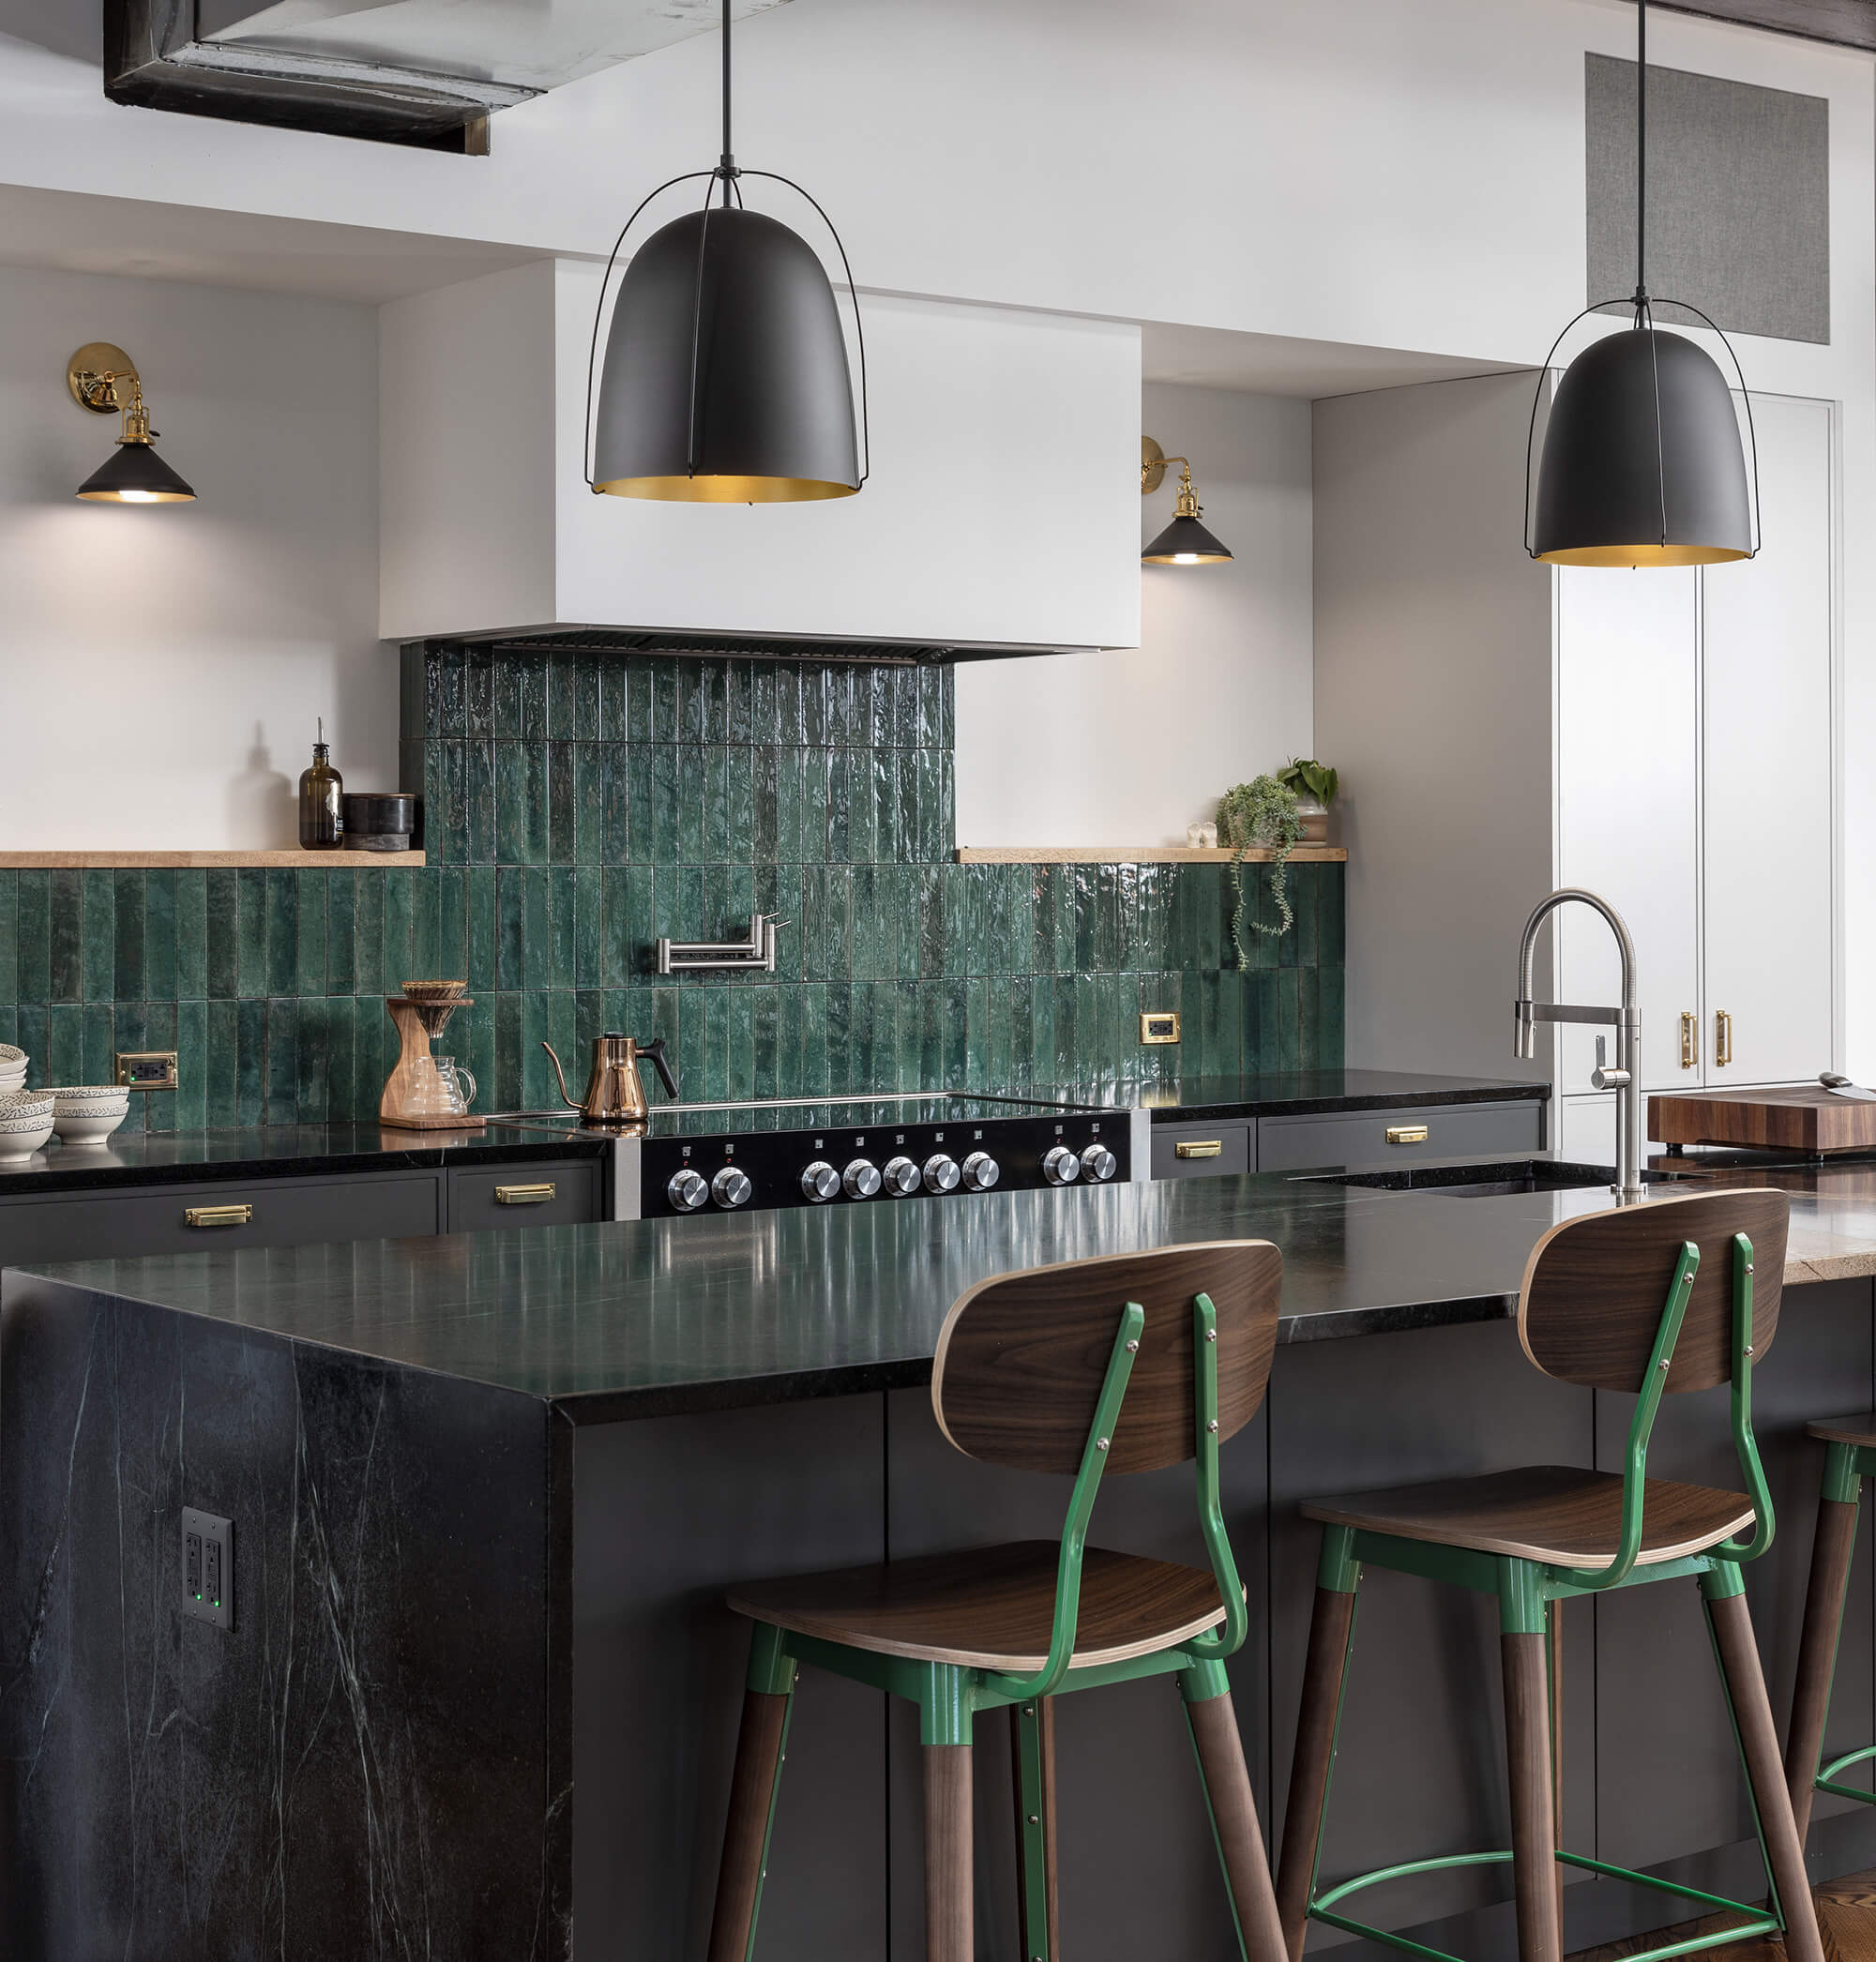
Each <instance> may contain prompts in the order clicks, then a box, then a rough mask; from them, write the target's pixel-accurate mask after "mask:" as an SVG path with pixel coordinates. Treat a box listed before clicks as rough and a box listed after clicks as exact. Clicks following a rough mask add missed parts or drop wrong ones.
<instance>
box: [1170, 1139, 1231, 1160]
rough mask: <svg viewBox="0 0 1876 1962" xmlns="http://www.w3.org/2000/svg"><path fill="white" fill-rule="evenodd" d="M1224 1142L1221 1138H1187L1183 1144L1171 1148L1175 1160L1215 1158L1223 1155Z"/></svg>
mask: <svg viewBox="0 0 1876 1962" xmlns="http://www.w3.org/2000/svg"><path fill="white" fill-rule="evenodd" d="M1224 1148H1225V1141H1224V1139H1222V1138H1188V1139H1187V1140H1186V1141H1185V1143H1183V1144H1175V1145H1174V1146H1173V1147H1172V1155H1173V1156H1174V1157H1175V1158H1217V1157H1220V1156H1222V1155H1223V1153H1224Z"/></svg>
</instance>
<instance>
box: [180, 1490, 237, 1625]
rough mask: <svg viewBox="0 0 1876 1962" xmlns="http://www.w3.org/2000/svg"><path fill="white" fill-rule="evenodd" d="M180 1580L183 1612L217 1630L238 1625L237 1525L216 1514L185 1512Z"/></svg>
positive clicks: (186, 1508) (188, 1507) (189, 1507)
mask: <svg viewBox="0 0 1876 1962" xmlns="http://www.w3.org/2000/svg"><path fill="white" fill-rule="evenodd" d="M180 1539H181V1547H180V1551H179V1553H178V1555H177V1578H178V1580H179V1581H180V1582H181V1586H182V1611H183V1613H184V1614H186V1615H189V1616H190V1617H191V1618H192V1619H193V1620H195V1621H198V1622H208V1623H209V1624H210V1625H211V1626H212V1627H216V1628H233V1627H234V1521H233V1520H231V1519H223V1518H220V1517H218V1516H217V1515H216V1514H214V1513H204V1512H198V1511H197V1510H196V1508H195V1507H194V1506H192V1505H186V1506H184V1507H183V1509H182V1532H181V1534H180Z"/></svg>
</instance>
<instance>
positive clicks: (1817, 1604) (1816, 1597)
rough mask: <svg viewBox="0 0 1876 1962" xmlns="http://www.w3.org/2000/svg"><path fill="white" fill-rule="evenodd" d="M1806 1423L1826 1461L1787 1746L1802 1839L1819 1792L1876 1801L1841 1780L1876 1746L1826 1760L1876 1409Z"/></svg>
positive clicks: (1873, 1470) (1875, 1795)
mask: <svg viewBox="0 0 1876 1962" xmlns="http://www.w3.org/2000/svg"><path fill="white" fill-rule="evenodd" d="M1806 1428H1807V1430H1808V1433H1809V1435H1810V1436H1812V1437H1814V1438H1820V1439H1822V1440H1823V1444H1824V1459H1823V1486H1822V1487H1821V1488H1820V1491H1819V1494H1818V1518H1817V1535H1816V1537H1815V1538H1814V1539H1813V1540H1812V1542H1811V1571H1810V1580H1809V1584H1808V1586H1807V1588H1806V1590H1805V1623H1804V1633H1803V1635H1802V1636H1801V1637H1800V1638H1799V1642H1798V1670H1797V1678H1796V1681H1795V1683H1794V1685H1793V1691H1792V1728H1791V1733H1790V1736H1789V1737H1788V1739H1787V1741H1786V1745H1785V1775H1786V1779H1787V1782H1788V1783H1789V1786H1790V1788H1791V1795H1792V1813H1793V1818H1794V1819H1796V1820H1797V1826H1798V1836H1799V1838H1800V1839H1802V1838H1803V1837H1804V1835H1805V1834H1807V1833H1808V1831H1809V1830H1810V1822H1811V1798H1812V1795H1813V1793H1815V1792H1820V1791H1827V1792H1830V1793H1831V1794H1833V1795H1834V1796H1835V1797H1837V1798H1840V1799H1858V1800H1861V1802H1862V1803H1863V1804H1866V1805H1871V1804H1876V1792H1870V1791H1865V1790H1864V1789H1863V1788H1861V1787H1860V1786H1855V1785H1845V1784H1843V1783H1842V1782H1841V1780H1842V1774H1843V1773H1845V1772H1847V1771H1848V1770H1849V1769H1850V1767H1851V1766H1852V1765H1853V1764H1861V1763H1862V1762H1863V1761H1864V1760H1865V1759H1866V1758H1876V1744H1865V1745H1863V1746H1862V1747H1861V1748H1860V1749H1858V1750H1854V1751H1846V1752H1844V1753H1843V1755H1842V1756H1841V1757H1840V1758H1832V1759H1831V1761H1830V1762H1829V1763H1828V1764H1824V1763H1823V1762H1821V1760H1822V1758H1823V1732H1824V1723H1825V1720H1826V1718H1827V1717H1828V1716H1829V1714H1830V1693H1831V1685H1832V1683H1833V1682H1834V1681H1835V1679H1836V1675H1837V1651H1838V1638H1839V1637H1840V1636H1841V1634H1842V1630H1843V1607H1844V1602H1845V1600H1846V1599H1847V1597H1848V1595H1849V1592H1850V1566H1851V1562H1852V1560H1853V1558H1854V1556H1855V1552H1856V1522H1857V1514H1858V1512H1859V1510H1860V1509H1861V1506H1862V1502H1863V1481H1864V1480H1865V1479H1866V1478H1876V1411H1866V1412H1865V1413H1864V1414H1863V1415H1861V1416H1855V1417H1835V1418H1825V1419H1823V1420H1822V1421H1820V1422H1818V1423H1815V1424H1811V1425H1808V1426H1806Z"/></svg>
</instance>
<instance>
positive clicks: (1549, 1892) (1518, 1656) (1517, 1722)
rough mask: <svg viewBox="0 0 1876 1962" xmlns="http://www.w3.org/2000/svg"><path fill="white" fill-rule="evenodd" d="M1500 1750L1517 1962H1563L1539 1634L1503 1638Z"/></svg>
mask: <svg viewBox="0 0 1876 1962" xmlns="http://www.w3.org/2000/svg"><path fill="white" fill-rule="evenodd" d="M1498 1642H1499V1656H1500V1660H1501V1662H1502V1665H1503V1667H1504V1670H1505V1754H1506V1757H1507V1758H1508V1759H1509V1762H1510V1772H1511V1858H1512V1872H1513V1874H1514V1876H1515V1877H1516V1881H1517V1894H1518V1955H1519V1962H1563V1954H1564V1930H1563V1916H1562V1914H1561V1912H1560V1903H1559V1901H1558V1897H1557V1884H1556V1874H1555V1867H1556V1864H1557V1825H1556V1812H1555V1809H1554V1806H1553V1804H1552V1796H1553V1795H1552V1791H1551V1708H1550V1704H1551V1699H1550V1696H1549V1693H1548V1685H1547V1682H1546V1678H1547V1676H1548V1674H1549V1670H1548V1668H1547V1667H1546V1662H1547V1657H1546V1649H1547V1646H1548V1645H1547V1643H1546V1640H1545V1638H1544V1637H1543V1636H1542V1635H1539V1634H1536V1633H1530V1634H1517V1635H1514V1634H1510V1633H1505V1634H1502V1635H1501V1636H1500V1637H1499V1638H1498Z"/></svg>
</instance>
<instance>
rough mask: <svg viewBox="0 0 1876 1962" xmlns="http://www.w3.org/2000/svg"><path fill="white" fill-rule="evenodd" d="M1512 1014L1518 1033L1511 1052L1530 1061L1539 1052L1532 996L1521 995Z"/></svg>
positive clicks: (1514, 1004) (1513, 1007) (1525, 1060)
mask: <svg viewBox="0 0 1876 1962" xmlns="http://www.w3.org/2000/svg"><path fill="white" fill-rule="evenodd" d="M1512 1014H1513V1016H1514V1018H1515V1020H1516V1028H1517V1034H1516V1036H1515V1038H1514V1040H1513V1042H1512V1045H1511V1053H1512V1054H1513V1055H1514V1056H1517V1057H1520V1059H1522V1060H1523V1061H1524V1062H1527V1063H1528V1062H1529V1061H1530V1060H1531V1059H1532V1058H1533V1057H1534V1056H1536V1053H1537V1030H1536V1021H1535V1020H1534V1019H1533V1017H1532V1014H1531V1001H1530V997H1529V996H1527V995H1520V997H1519V998H1518V1000H1517V1001H1516V1002H1514V1003H1513V1004H1512Z"/></svg>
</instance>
